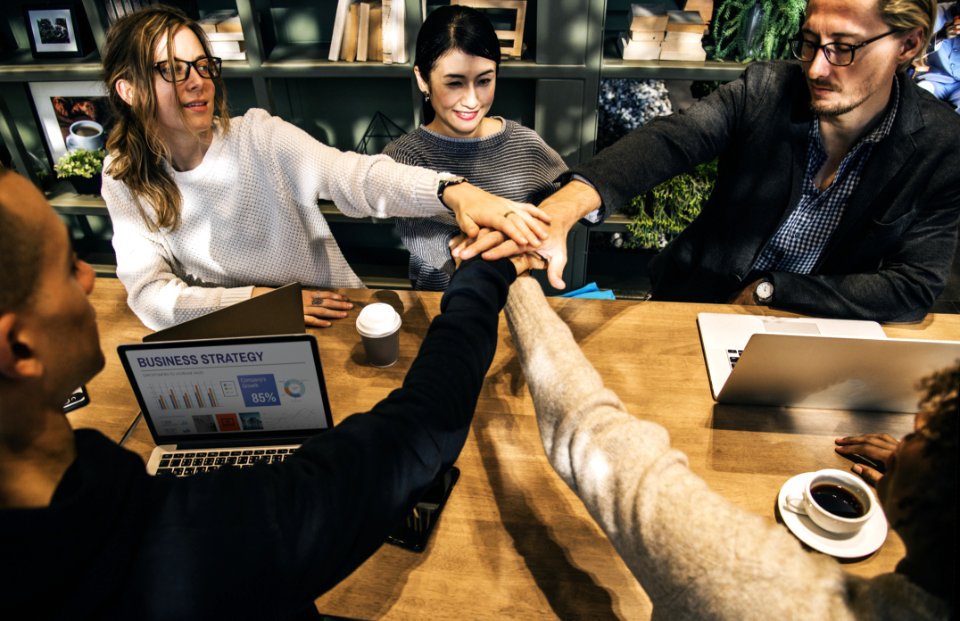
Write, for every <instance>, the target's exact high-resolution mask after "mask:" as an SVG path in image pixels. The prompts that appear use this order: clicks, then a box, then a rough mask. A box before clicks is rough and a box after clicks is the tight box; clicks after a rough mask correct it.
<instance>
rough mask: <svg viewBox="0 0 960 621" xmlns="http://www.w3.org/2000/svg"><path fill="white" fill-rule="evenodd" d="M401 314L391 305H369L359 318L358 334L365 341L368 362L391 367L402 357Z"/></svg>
mask: <svg viewBox="0 0 960 621" xmlns="http://www.w3.org/2000/svg"><path fill="white" fill-rule="evenodd" d="M400 323H401V322H400V314H399V313H397V311H395V310H394V309H393V307H392V306H390V305H389V304H384V303H382V302H377V303H375V304H367V305H366V306H364V307H363V310H361V311H360V314H359V315H358V316H357V332H359V333H360V337H361V339H362V340H363V348H364V350H365V351H366V353H367V362H368V363H370V364H371V365H373V366H375V367H389V366H391V365H392V364H394V363H395V362H396V361H397V359H398V358H399V357H400Z"/></svg>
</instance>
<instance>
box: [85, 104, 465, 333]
mask: <svg viewBox="0 0 960 621" xmlns="http://www.w3.org/2000/svg"><path fill="white" fill-rule="evenodd" d="M111 161H112V158H108V159H107V161H106V162H105V166H106V169H107V170H108V171H109V166H110V163H111ZM171 174H172V176H173V179H174V182H175V183H176V184H177V187H178V189H179V190H180V195H181V198H182V206H181V224H180V226H179V227H178V228H177V229H174V230H170V229H162V230H159V231H152V230H150V227H149V226H148V225H147V223H146V221H145V220H144V217H143V214H141V210H140V208H139V207H138V203H137V200H136V199H135V197H134V196H133V195H132V193H131V192H130V190H129V189H128V188H127V187H126V186H125V185H124V184H122V183H120V182H118V181H116V180H115V179H113V178H112V177H110V175H109V174H107V175H104V182H103V197H104V200H105V202H106V204H107V208H108V209H109V211H110V217H111V220H112V223H113V229H114V237H113V246H114V250H115V251H116V257H117V276H118V277H119V278H120V280H121V281H122V282H123V284H124V286H125V287H126V289H127V300H128V303H129V305H130V307H131V308H132V309H133V310H134V312H135V313H136V314H137V316H138V317H139V318H140V319H141V321H143V323H144V324H145V325H147V326H148V327H150V328H152V329H158V328H164V327H167V326H170V325H173V324H176V323H180V322H182V321H186V320H188V319H192V318H194V317H198V316H200V315H204V314H206V313H209V312H211V311H213V310H216V309H218V308H221V307H223V306H228V305H230V304H233V303H236V302H239V301H241V300H245V299H247V298H249V297H250V295H251V293H252V290H253V287H254V286H279V285H283V284H286V283H288V282H293V281H297V282H300V283H301V284H303V285H305V286H310V287H362V286H363V283H362V282H361V281H360V279H359V278H357V276H356V274H355V273H354V272H353V270H352V269H351V268H350V266H349V265H348V264H347V262H346V259H345V258H344V257H343V254H342V253H341V251H340V248H339V246H338V245H337V242H336V241H335V240H334V238H333V235H332V232H331V230H330V227H329V225H328V224H327V222H326V220H325V219H324V217H323V215H322V214H321V213H320V210H319V209H318V206H317V201H318V200H332V201H333V202H334V203H335V204H336V206H337V207H338V208H339V209H340V211H342V212H343V213H345V214H346V215H348V216H351V217H369V216H375V217H381V218H384V217H389V216H397V217H413V216H416V217H429V216H434V215H438V214H443V213H449V212H448V210H447V208H446V207H444V206H443V204H442V203H441V202H440V200H439V199H438V198H437V184H438V182H439V178H440V177H439V174H438V173H437V172H436V171H432V170H427V169H423V168H416V167H413V166H405V165H402V164H398V163H396V162H394V161H393V160H391V159H390V158H389V157H387V156H384V155H378V156H366V155H360V154H357V153H348V152H342V151H339V150H337V149H334V148H332V147H329V146H327V145H324V144H322V143H320V142H318V141H317V140H316V139H314V138H313V137H312V136H310V135H309V134H307V133H306V132H304V131H303V130H301V129H299V128H297V127H296V126H294V125H292V124H290V123H288V122H286V121H284V120H283V119H280V118H278V117H273V116H271V115H270V114H269V113H267V112H266V111H264V110H256V109H253V110H249V111H248V112H247V113H246V114H244V115H243V116H242V117H236V118H234V119H231V128H230V131H229V132H228V133H227V134H223V133H222V132H220V131H217V133H216V135H215V136H214V140H213V142H212V143H211V145H210V147H209V148H208V150H207V152H206V154H205V155H204V158H203V161H202V162H201V163H200V165H199V166H197V167H196V168H195V169H193V170H189V171H184V172H177V171H171ZM145 207H146V211H147V217H150V218H152V217H153V213H152V209H151V208H150V206H149V205H145Z"/></svg>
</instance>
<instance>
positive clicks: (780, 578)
mask: <svg viewBox="0 0 960 621" xmlns="http://www.w3.org/2000/svg"><path fill="white" fill-rule="evenodd" d="M506 313H507V321H508V324H509V326H510V332H511V334H512V336H513V342H514V345H515V346H516V348H517V353H518V355H519V358H520V363H521V365H522V367H523V373H524V376H525V377H526V380H527V384H528V386H529V387H530V394H531V396H532V397H533V404H534V407H535V408H536V411H537V424H538V425H539V427H540V437H541V440H542V441H543V447H544V450H545V452H546V454H547V458H548V459H549V460H550V463H551V464H552V465H553V467H554V469H555V470H556V471H557V473H558V474H559V475H560V477H561V478H563V480H564V481H565V482H566V483H567V485H569V486H570V488H571V489H572V490H573V491H574V492H576V494H577V496H579V497H580V499H581V500H582V501H583V503H584V505H586V507H587V510H588V511H590V515H592V516H593V518H594V519H595V520H596V521H597V523H598V524H599V525H600V527H601V528H603V530H604V532H605V533H606V534H607V537H609V539H610V541H611V543H613V546H614V547H615V548H616V549H617V552H618V553H619V554H620V556H621V557H623V560H624V561H625V562H626V564H627V566H628V567H629V568H630V571H631V572H633V575H634V576H636V578H637V580H639V581H640V584H641V585H642V586H643V589H644V590H645V591H646V592H647V595H648V596H649V597H650V600H651V602H652V603H653V607H654V610H653V618H654V619H670V620H673V619H731V620H737V621H740V620H742V619H890V620H891V621H893V620H899V619H940V618H945V617H946V615H947V609H946V604H945V602H943V601H942V600H940V599H939V598H937V597H934V596H932V595H930V594H929V593H927V592H926V591H924V590H923V589H921V588H920V587H918V586H917V585H915V584H913V583H912V582H910V581H909V580H908V579H907V578H906V577H905V576H903V575H901V574H896V573H894V574H883V575H880V576H877V577H875V578H871V579H865V578H860V577H857V576H853V575H851V574H848V573H846V572H845V571H843V569H841V567H840V566H839V565H838V564H837V563H836V562H835V561H834V560H833V559H831V558H829V557H827V556H823V555H820V554H817V553H808V552H805V551H804V550H803V549H802V548H801V546H800V543H799V542H798V541H797V540H796V539H794V538H793V537H792V536H791V535H790V534H789V533H788V532H787V531H786V529H785V528H783V527H781V526H777V525H775V524H773V523H772V522H770V520H765V519H763V518H761V517H760V516H758V515H754V514H752V513H749V512H747V511H744V510H742V509H740V508H739V507H736V506H734V505H733V504H732V503H730V502H729V501H727V500H726V499H725V498H723V497H722V496H720V495H719V494H717V493H716V492H714V491H712V490H711V489H710V488H709V487H707V485H706V483H704V481H703V480H702V479H701V478H699V477H698V476H697V475H695V474H694V473H693V472H691V470H690V468H689V467H688V466H687V457H686V455H684V454H683V453H681V452H680V451H678V450H676V449H671V448H670V437H669V435H668V434H667V431H666V430H665V429H664V428H663V427H661V426H660V425H657V424H655V423H652V422H649V421H644V420H640V419H638V418H636V417H634V416H632V415H631V414H630V413H629V412H627V411H626V409H625V408H624V406H623V403H622V402H621V401H620V399H619V398H618V397H617V395H616V394H614V393H613V391H611V390H609V389H607V388H604V386H603V381H602V380H601V379H600V376H599V375H598V374H597V371H596V369H594V368H593V366H592V365H591V364H590V362H589V361H588V360H587V359H586V358H585V357H584V356H583V353H582V352H581V351H580V348H579V347H578V346H577V343H576V341H574V339H573V335H572V334H571V333H570V330H569V329H568V328H567V326H566V324H564V323H563V321H562V320H561V319H560V318H559V317H558V316H557V314H556V313H554V312H553V311H552V310H551V309H550V307H549V306H548V304H547V301H546V299H545V298H544V297H543V293H542V291H541V290H540V285H539V284H537V282H536V281H534V280H533V279H532V278H518V279H517V281H516V282H515V283H514V284H513V286H512V287H511V289H510V296H509V297H508V299H507V306H506ZM651 390H653V387H651Z"/></svg>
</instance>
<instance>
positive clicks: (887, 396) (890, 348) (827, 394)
mask: <svg viewBox="0 0 960 621" xmlns="http://www.w3.org/2000/svg"><path fill="white" fill-rule="evenodd" d="M697 326H698V327H699V329H700V341H701V344H702V346H703V356H704V360H705V361H706V364H707V372H708V374H709V376H710V387H711V390H712V392H713V397H714V399H716V400H717V401H719V402H721V403H739V404H758V405H775V406H792V407H809V408H824V409H845V410H876V411H887V412H915V411H916V409H917V401H918V399H919V397H920V394H919V392H918V390H917V387H916V386H917V382H918V381H919V380H920V379H921V378H922V377H924V376H926V375H929V374H930V373H932V372H933V371H936V370H939V369H942V368H944V367H946V366H949V365H950V364H953V362H954V361H956V360H957V359H960V341H932V340H920V339H890V338H887V337H886V334H885V333H884V332H883V329H882V328H881V327H880V324H878V323H876V322H872V321H856V320H846V319H815V318H780V317H762V316H755V315H733V314H721V313H700V314H699V315H698V316H697Z"/></svg>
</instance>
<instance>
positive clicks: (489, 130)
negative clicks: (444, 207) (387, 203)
mask: <svg viewBox="0 0 960 621" xmlns="http://www.w3.org/2000/svg"><path fill="white" fill-rule="evenodd" d="M499 69H500V42H499V41H498V40H497V33H496V32H495V31H494V29H493V26H492V25H491V24H490V21H489V20H487V18H486V17H484V15H483V14H482V13H480V12H479V11H477V10H476V9H472V8H469V7H465V6H442V7H440V8H438V9H436V10H435V11H433V12H432V13H430V15H428V16H427V19H426V20H425V21H424V22H423V26H421V27H420V33H419V35H418V36H417V51H416V58H415V60H414V68H413V71H414V74H415V75H416V78H417V85H418V86H419V88H420V92H421V93H423V121H424V124H423V125H422V126H421V127H419V128H418V129H416V130H415V131H413V132H411V133H409V134H407V135H405V136H402V137H400V138H398V139H397V140H395V141H393V142H392V143H390V144H389V145H387V148H386V149H385V150H384V153H386V154H387V155H389V156H390V157H392V158H394V159H395V160H397V161H398V162H401V163H403V164H411V165H414V166H424V167H426V168H431V169H433V170H444V171H449V172H452V173H454V174H457V175H461V176H463V177H466V178H467V179H469V180H470V181H471V182H472V183H474V184H475V185H477V186H478V187H480V188H483V189H484V190H486V191H488V192H491V193H493V194H496V195H498V196H503V197H505V198H509V199H511V200H515V201H518V202H521V203H534V204H536V203H539V202H540V201H541V200H543V199H544V198H546V197H547V196H549V195H550V194H551V193H553V191H554V190H556V189H557V187H558V185H556V184H555V183H554V180H555V179H556V178H557V177H558V176H559V175H560V174H561V173H562V172H564V171H565V170H566V168H567V167H566V165H565V164H564V163H563V160H562V159H560V156H559V155H558V154H557V152H556V151H554V150H553V149H551V148H550V147H549V146H547V144H546V143H545V142H544V141H543V139H542V138H540V136H538V135H537V133H536V132H535V131H533V130H532V129H528V128H526V127H523V126H522V125H520V124H518V123H516V122H515V121H511V120H508V119H504V118H501V117H496V116H494V117H491V116H487V113H488V112H489V111H490V108H491V107H492V106H493V98H494V93H495V91H496V87H497V73H498V71H499ZM397 232H398V233H399V235H400V238H401V239H402V240H403V243H404V245H406V247H407V249H408V250H409V251H410V280H411V282H412V283H413V287H414V289H425V290H435V291H439V290H443V289H446V287H447V283H449V282H450V275H451V274H452V273H453V269H454V266H453V260H452V259H451V256H450V244H451V242H452V240H453V239H454V238H455V237H456V236H457V235H459V227H457V223H456V221H455V220H454V218H453V217H452V216H451V215H450V214H442V215H439V216H431V217H428V218H422V217H421V218H407V219H404V220H398V221H397Z"/></svg>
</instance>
